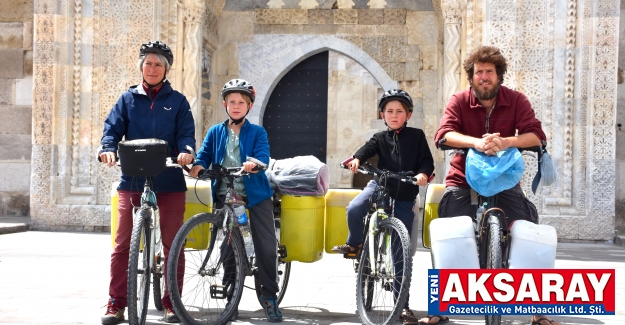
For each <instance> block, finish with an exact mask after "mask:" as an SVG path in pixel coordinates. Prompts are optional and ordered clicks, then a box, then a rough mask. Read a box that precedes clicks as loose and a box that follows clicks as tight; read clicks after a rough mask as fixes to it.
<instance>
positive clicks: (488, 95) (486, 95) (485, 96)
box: [471, 82, 500, 100]
mask: <svg viewBox="0 0 625 325" xmlns="http://www.w3.org/2000/svg"><path fill="white" fill-rule="evenodd" d="M471 86H473V82H471ZM499 86H500V85H499V83H496V84H495V87H493V89H490V90H488V89H484V90H479V89H477V88H476V87H475V86H473V95H474V96H475V98H477V99H479V100H491V99H493V98H495V97H497V93H499Z"/></svg>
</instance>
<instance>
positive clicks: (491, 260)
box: [484, 215, 502, 325]
mask: <svg viewBox="0 0 625 325" xmlns="http://www.w3.org/2000/svg"><path fill="white" fill-rule="evenodd" d="M486 225H487V229H486V231H485V234H486V236H487V237H486V238H485V243H487V248H486V268H487V269H500V268H501V267H502V264H501V263H502V258H501V226H500V224H499V218H497V216H495V215H490V216H488V219H487V223H486ZM484 318H485V320H486V325H500V324H501V315H484Z"/></svg>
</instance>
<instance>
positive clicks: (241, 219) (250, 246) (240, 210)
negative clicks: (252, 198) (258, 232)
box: [234, 205, 254, 257]
mask: <svg viewBox="0 0 625 325" xmlns="http://www.w3.org/2000/svg"><path fill="white" fill-rule="evenodd" d="M234 213H235V214H236V215H237V222H238V223H239V228H240V229H241V235H242V236H243V243H244V244H245V253H246V254H247V256H248V257H250V256H252V255H253V254H254V243H252V232H251V230H250V222H249V220H248V218H247V213H245V205H237V206H236V207H235V208H234Z"/></svg>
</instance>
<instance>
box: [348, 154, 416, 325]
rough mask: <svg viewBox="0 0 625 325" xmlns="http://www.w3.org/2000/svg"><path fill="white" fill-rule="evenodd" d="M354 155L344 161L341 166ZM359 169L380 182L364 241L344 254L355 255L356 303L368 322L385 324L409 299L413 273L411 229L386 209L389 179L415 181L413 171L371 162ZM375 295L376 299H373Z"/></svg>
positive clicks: (350, 257) (394, 319)
mask: <svg viewBox="0 0 625 325" xmlns="http://www.w3.org/2000/svg"><path fill="white" fill-rule="evenodd" d="M350 160H351V159H348V160H346V161H344V162H343V163H341V168H347V167H346V164H347V163H348V162H349V161H350ZM358 172H360V173H363V174H370V175H374V176H375V177H377V178H378V180H379V181H378V182H377V185H376V188H375V191H374V192H373V195H372V197H371V199H370V202H371V209H370V211H369V212H368V213H367V215H366V216H365V218H364V224H365V227H364V229H363V238H364V239H365V240H364V243H363V245H362V248H361V249H360V250H358V251H357V252H356V253H350V254H344V257H345V258H349V259H355V260H356V262H355V263H354V271H355V272H356V273H357V276H356V305H357V307H358V315H359V317H360V320H361V321H362V323H363V324H365V325H385V324H391V323H394V322H396V321H397V320H399V315H400V313H401V311H402V309H403V307H404V305H405V303H406V300H407V299H408V293H409V291H410V280H411V275H412V244H411V243H410V235H409V233H408V229H406V226H405V225H404V224H403V222H401V220H399V219H397V218H395V217H393V215H392V214H390V215H389V214H388V213H387V212H386V208H387V207H388V204H391V205H392V199H390V197H389V194H388V190H387V189H386V182H387V180H388V179H389V178H395V179H398V180H400V181H403V182H408V183H411V184H414V185H416V180H414V179H413V178H412V177H411V176H412V172H400V173H396V172H391V171H388V170H380V169H377V168H375V167H373V166H372V165H371V164H369V163H368V162H365V163H364V166H359V168H358ZM374 299H375V301H374Z"/></svg>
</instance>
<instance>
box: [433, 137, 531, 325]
mask: <svg viewBox="0 0 625 325" xmlns="http://www.w3.org/2000/svg"><path fill="white" fill-rule="evenodd" d="M445 141H446V139H444V138H443V139H441V140H440V141H439V143H438V147H439V149H440V150H444V151H446V150H450V151H452V154H463V155H466V154H467V152H468V150H469V149H468V148H454V147H450V146H448V145H445V144H444V143H445ZM518 150H519V151H520V152H535V153H537V154H538V158H539V160H540V156H541V154H542V152H543V148H542V147H540V146H535V147H530V148H518ZM524 154H527V153H524ZM426 193H427V191H426ZM496 196H497V195H493V196H483V195H480V194H479V193H477V205H478V211H477V212H476V216H475V218H472V220H473V228H474V231H475V238H476V244H477V250H478V251H477V253H478V259H479V266H480V268H481V269H501V268H503V269H507V268H508V264H509V255H510V236H509V227H508V221H507V219H506V214H505V212H504V211H503V210H502V209H500V208H498V207H496ZM426 200H427V198H426ZM482 207H483V209H482ZM424 213H425V212H424ZM424 219H425V215H424ZM425 227H426V225H425V220H424V229H425ZM432 265H433V266H434V265H435V261H434V256H432ZM484 318H485V321H486V325H500V324H501V315H484Z"/></svg>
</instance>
